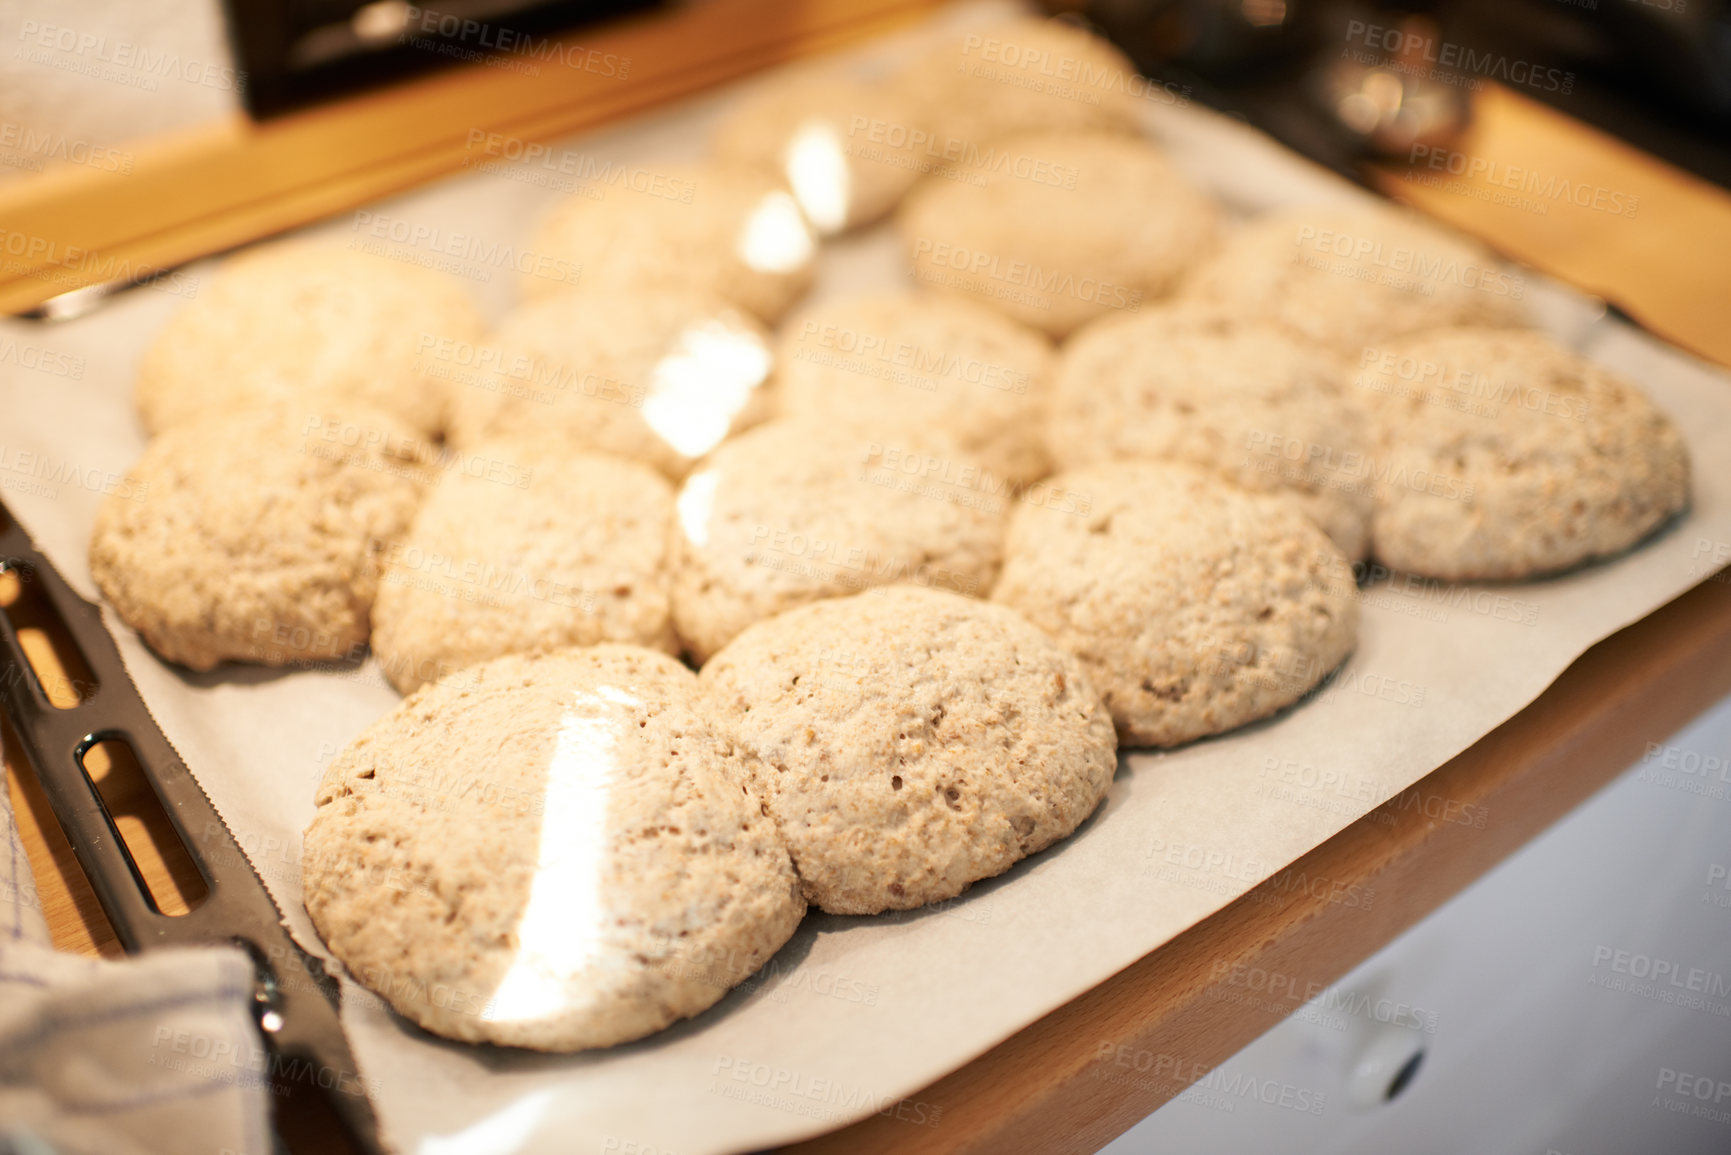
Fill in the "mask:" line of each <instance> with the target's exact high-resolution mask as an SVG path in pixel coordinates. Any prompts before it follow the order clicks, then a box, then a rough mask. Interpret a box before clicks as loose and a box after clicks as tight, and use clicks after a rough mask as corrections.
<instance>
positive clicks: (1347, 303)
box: [1183, 206, 1525, 364]
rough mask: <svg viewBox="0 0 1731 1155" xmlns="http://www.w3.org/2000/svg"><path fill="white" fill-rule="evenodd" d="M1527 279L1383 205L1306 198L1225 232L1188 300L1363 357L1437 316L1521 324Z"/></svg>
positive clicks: (1188, 286) (1189, 285) (1441, 321)
mask: <svg viewBox="0 0 1731 1155" xmlns="http://www.w3.org/2000/svg"><path fill="white" fill-rule="evenodd" d="M1524 293H1525V286H1524V284H1523V283H1522V281H1521V278H1520V275H1519V274H1518V273H1515V272H1511V271H1509V270H1506V269H1504V268H1503V267H1502V266H1501V264H1499V263H1498V261H1497V259H1496V258H1495V257H1494V256H1492V255H1491V254H1490V253H1489V252H1488V251H1487V250H1485V249H1483V248H1481V247H1479V246H1478V245H1476V244H1474V243H1472V242H1471V241H1468V240H1465V239H1464V238H1462V237H1459V236H1456V235H1455V234H1453V233H1449V232H1446V231H1444V230H1443V229H1441V228H1438V227H1437V226H1435V225H1432V224H1429V223H1426V222H1424V221H1421V220H1418V219H1416V218H1412V217H1407V216H1402V215H1401V214H1400V213H1399V212H1397V211H1395V210H1393V209H1389V208H1382V207H1375V208H1372V207H1357V208H1340V207H1322V206H1310V207H1305V208H1296V209H1281V210H1277V211H1275V212H1271V213H1267V214H1264V215H1263V216H1259V217H1256V218H1254V219H1252V220H1251V221H1249V222H1247V223H1245V224H1243V225H1241V226H1239V227H1238V228H1237V229H1235V230H1233V231H1232V232H1231V233H1229V234H1228V235H1227V237H1226V238H1225V240H1224V241H1223V243H1222V244H1221V245H1220V247H1219V248H1218V250H1217V251H1216V252H1215V253H1214V254H1213V256H1211V257H1210V258H1209V259H1208V260H1207V261H1205V262H1204V263H1203V264H1202V265H1201V266H1200V267H1199V268H1197V269H1196V270H1195V272H1194V273H1193V274H1192V276H1191V277H1190V279H1189V280H1188V281H1186V283H1185V285H1184V287H1183V295H1184V297H1185V299H1186V300H1190V301H1196V302H1199V303H1202V304H1204V305H1208V306H1212V307H1215V308H1219V309H1224V310H1228V311H1231V312H1233V313H1234V314H1236V315H1238V316H1240V317H1247V318H1255V319H1258V320H1261V321H1264V322H1266V323H1268V324H1271V325H1275V326H1277V327H1279V328H1282V329H1285V330H1286V331H1287V332H1288V333H1289V334H1291V335H1292V336H1295V337H1298V338H1300V339H1302V340H1305V341H1308V342H1311V343H1312V344H1316V345H1320V346H1322V347H1323V348H1325V349H1330V350H1332V351H1333V352H1335V353H1336V354H1338V355H1340V356H1341V357H1344V358H1347V359H1348V360H1349V361H1351V362H1352V363H1353V364H1357V363H1358V361H1359V359H1360V357H1361V356H1364V355H1365V354H1366V349H1367V348H1368V347H1371V346H1374V345H1377V344H1378V343H1379V342H1382V341H1385V340H1387V339H1389V338H1392V337H1397V336H1400V335H1401V334H1404V333H1412V332H1415V331H1417V330H1420V329H1429V328H1434V327H1437V326H1442V325H1468V324H1479V325H1518V324H1521V323H1522V318H1523V307H1522V305H1521V303H1520V302H1521V298H1522V296H1523V295H1524Z"/></svg>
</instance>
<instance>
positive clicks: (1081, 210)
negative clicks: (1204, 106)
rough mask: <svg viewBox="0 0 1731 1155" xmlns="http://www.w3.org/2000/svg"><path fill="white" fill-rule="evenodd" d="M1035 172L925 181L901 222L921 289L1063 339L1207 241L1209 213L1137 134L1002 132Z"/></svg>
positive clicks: (1173, 271) (1182, 263) (1007, 145)
mask: <svg viewBox="0 0 1731 1155" xmlns="http://www.w3.org/2000/svg"><path fill="white" fill-rule="evenodd" d="M1002 148H1003V150H1004V151H1006V152H1009V153H1013V154H1016V155H1026V156H1028V157H1030V158H1033V159H1035V160H1037V161H1038V162H1040V164H1041V165H1042V166H1044V167H1042V168H1041V169H1039V170H1037V172H1039V173H1044V174H1045V175H1044V177H1043V178H1040V179H1036V178H1035V177H1032V176H1028V175H1018V172H1017V171H1016V169H1014V168H1001V169H995V170H994V171H992V172H991V173H989V174H988V175H986V176H985V178H984V179H983V181H981V182H980V183H969V182H958V181H927V182H926V183H924V184H922V185H920V186H919V187H918V188H916V189H914V191H913V192H912V193H911V194H909V196H908V199H907V201H906V202H905V203H904V204H903V206H902V211H901V213H900V221H899V224H900V229H901V234H902V241H903V244H904V245H905V246H906V248H907V250H908V253H909V257H910V260H911V261H912V264H913V272H914V279H915V280H916V281H917V282H919V283H920V284H921V285H922V286H923V287H926V288H930V289H933V290H936V291H940V292H944V293H950V294H958V295H962V296H969V297H972V298H974V299H976V300H978V301H979V302H980V303H982V304H985V305H989V306H991V307H992V308H994V309H997V310H999V311H1000V312H1002V313H1004V314H1005V315H1006V316H1008V317H1012V318H1014V319H1015V320H1017V321H1020V322H1022V323H1023V324H1025V325H1031V326H1033V327H1034V328H1036V329H1040V330H1042V331H1044V332H1045V333H1047V334H1049V335H1051V336H1053V337H1063V336H1066V335H1067V334H1069V333H1070V332H1071V331H1072V330H1074V329H1076V328H1077V327H1078V326H1080V325H1082V324H1084V323H1085V322H1087V321H1090V320H1092V319H1094V318H1095V317H1099V316H1104V315H1106V314H1108V313H1111V312H1114V311H1122V310H1133V309H1136V308H1139V307H1141V306H1142V305H1144V304H1145V303H1146V302H1148V301H1151V300H1153V299H1155V298H1158V297H1161V296H1164V295H1165V294H1166V293H1167V292H1168V291H1169V290H1170V289H1171V288H1172V286H1173V284H1174V283H1175V282H1176V280H1177V278H1178V276H1179V274H1180V273H1181V272H1183V270H1184V269H1185V268H1186V267H1188V266H1189V265H1191V264H1193V263H1195V262H1196V261H1197V260H1198V259H1199V258H1200V257H1201V256H1202V255H1203V254H1204V253H1205V252H1206V251H1207V250H1208V249H1209V248H1210V247H1211V246H1212V245H1213V243H1214V235H1215V232H1216V228H1217V222H1218V216H1219V213H1218V210H1217V209H1216V208H1215V205H1214V202H1213V201H1212V200H1211V199H1209V197H1208V195H1207V194H1206V193H1203V192H1201V191H1200V190H1198V189H1196V188H1194V187H1193V186H1191V185H1190V184H1189V183H1188V182H1187V181H1186V180H1185V179H1184V178H1183V177H1182V176H1180V175H1179V173H1178V171H1177V170H1176V169H1175V168H1173V167H1172V165H1171V164H1170V163H1168V162H1167V160H1166V158H1165V157H1164V156H1163V155H1161V153H1160V151H1159V149H1157V148H1155V147H1154V146H1153V145H1152V144H1150V143H1148V142H1147V141H1145V140H1141V139H1138V138H1134V137H1129V136H1122V135H1118V134H1110V133H1100V132H1070V133H1046V134H1033V135H1024V136H1015V137H1009V138H1006V139H1005V140H1004V142H1003V145H1002Z"/></svg>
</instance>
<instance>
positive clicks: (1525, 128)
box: [1369, 84, 1731, 365]
mask: <svg viewBox="0 0 1731 1155" xmlns="http://www.w3.org/2000/svg"><path fill="white" fill-rule="evenodd" d="M1457 169H1458V170H1460V171H1459V172H1458V173H1457V172H1456V171H1455V170H1457ZM1369 173H1370V176H1371V180H1372V183H1373V184H1375V185H1376V186H1378V187H1379V188H1381V190H1382V191H1383V192H1385V193H1387V194H1388V195H1389V196H1391V197H1394V198H1396V199H1397V200H1403V201H1406V202H1407V203H1409V204H1411V205H1412V206H1413V207H1415V208H1417V209H1420V210H1421V211H1423V212H1425V213H1426V214H1428V215H1430V216H1434V217H1436V218H1437V219H1439V220H1443V221H1447V222H1448V223H1449V224H1452V225H1454V226H1455V227H1456V228H1458V229H1460V230H1462V231H1463V232H1468V233H1472V234H1473V235H1475V236H1477V237H1479V238H1480V239H1481V240H1483V241H1485V242H1486V243H1488V244H1489V245H1490V246H1491V247H1492V248H1494V249H1496V250H1497V251H1498V252H1500V253H1503V254H1504V255H1505V256H1509V257H1513V258H1514V259H1515V260H1518V261H1521V262H1523V263H1525V264H1527V265H1530V266H1532V267H1533V268H1535V269H1542V270H1543V271H1545V272H1547V273H1549V274H1551V275H1552V276H1554V277H1556V278H1557V279H1558V280H1562V281H1566V282H1568V283H1569V284H1571V285H1574V286H1575V287H1576V288H1578V289H1583V290H1585V291H1586V292H1589V293H1592V294H1594V295H1595V296H1598V297H1602V298H1604V299H1605V300H1607V301H1610V302H1611V303H1612V304H1614V305H1616V306H1617V307H1618V308H1620V309H1622V310H1623V311H1624V312H1625V313H1627V314H1628V315H1629V316H1631V317H1633V318H1634V319H1635V320H1636V321H1637V322H1638V323H1639V324H1641V325H1642V326H1643V327H1644V328H1647V329H1650V330H1652V331H1653V332H1655V333H1657V334H1658V335H1659V336H1661V337H1663V338H1665V339H1666V340H1667V341H1670V342H1672V343H1673V344H1676V345H1681V346H1682V347H1683V348H1685V349H1688V350H1689V351H1690V352H1693V353H1696V354H1698V355H1700V356H1702V357H1706V358H1708V359H1710V360H1713V361H1717V362H1718V363H1719V364H1721V365H1731V193H1727V192H1726V191H1725V190H1724V189H1722V188H1720V187H1719V186H1718V185H1715V184H1711V183H1709V182H1707V181H1704V180H1702V179H1700V178H1699V177H1695V176H1692V175H1690V174H1689V173H1687V172H1684V171H1683V170H1682V169H1680V168H1677V167H1676V166H1675V165H1672V164H1668V163H1666V162H1665V161H1662V160H1660V159H1658V158H1657V157H1655V156H1651V155H1649V154H1648V153H1644V152H1642V151H1641V150H1640V149H1638V148H1636V147H1635V146H1634V145H1631V144H1628V143H1625V142H1624V141H1621V140H1618V139H1617V138H1616V137H1613V136H1610V135H1608V134H1606V133H1603V132H1600V131H1599V130H1598V129H1596V128H1593V127H1591V126H1590V125H1586V124H1582V123H1581V122H1580V121H1577V120H1574V119H1571V118H1570V117H1568V116H1565V115H1564V114H1562V113H1560V112H1558V111H1556V110H1555V109H1553V108H1550V107H1547V106H1546V105H1543V104H1540V103H1539V102H1538V101H1535V100H1531V99H1528V98H1527V97H1524V96H1521V95H1520V94H1519V93H1516V92H1512V91H1510V90H1509V89H1506V88H1503V87H1502V86H1501V85H1496V84H1490V85H1486V86H1485V87H1484V88H1483V89H1481V90H1480V91H1479V92H1478V93H1476V94H1475V96H1474V99H1473V118H1472V122H1471V124H1469V125H1468V127H1467V130H1466V133H1465V135H1464V136H1463V137H1462V138H1461V140H1459V141H1458V142H1456V143H1455V144H1454V145H1452V146H1451V147H1449V148H1447V149H1439V150H1434V151H1432V152H1430V153H1427V154H1424V155H1421V156H1419V158H1418V163H1417V164H1408V165H1379V166H1373V167H1371V168H1370V169H1369Z"/></svg>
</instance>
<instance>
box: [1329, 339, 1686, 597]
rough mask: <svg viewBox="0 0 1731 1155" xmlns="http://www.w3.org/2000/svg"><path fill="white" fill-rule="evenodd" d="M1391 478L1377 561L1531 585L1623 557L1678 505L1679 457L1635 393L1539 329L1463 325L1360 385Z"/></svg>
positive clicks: (1403, 349) (1380, 506)
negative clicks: (1589, 563)
mask: <svg viewBox="0 0 1731 1155" xmlns="http://www.w3.org/2000/svg"><path fill="white" fill-rule="evenodd" d="M1358 382H1359V384H1360V386H1361V392H1362V393H1363V394H1364V396H1365V397H1366V398H1367V399H1368V400H1369V401H1371V402H1372V403H1373V404H1374V405H1375V407H1376V413H1377V416H1378V419H1379V421H1378V423H1379V426H1380V434H1381V438H1382V455H1383V457H1384V459H1385V460H1386V461H1387V463H1388V466H1389V475H1390V482H1389V483H1388V484H1385V485H1384V486H1382V487H1381V489H1380V491H1379V495H1378V496H1379V500H1378V503H1377V509H1376V520H1375V527H1374V531H1373V532H1374V537H1375V551H1376V555H1377V557H1378V558H1379V559H1381V560H1382V561H1383V562H1385V563H1387V564H1388V565H1389V566H1391V567H1393V568H1395V569H1400V570H1406V571H1408V572H1411V573H1417V574H1423V575H1426V576H1429V577H1436V578H1445V579H1451V580H1457V581H1465V580H1473V579H1502V578H1522V577H1531V576H1534V575H1538V574H1544V573H1550V572H1554V571H1556V570H1561V569H1566V568H1568V567H1570V566H1573V565H1576V564H1579V563H1580V562H1583V561H1588V560H1591V559H1593V558H1598V557H1604V556H1606V555H1608V554H1613V553H1617V552H1618V551H1620V550H1623V549H1627V548H1628V547H1629V546H1632V545H1634V544H1635V543H1636V542H1638V541H1640V540H1641V539H1642V538H1644V537H1645V536H1647V534H1648V533H1650V532H1651V531H1652V530H1653V529H1655V528H1656V527H1658V526H1659V525H1660V524H1661V523H1663V522H1665V521H1666V520H1668V519H1669V518H1670V517H1671V516H1672V515H1673V514H1675V513H1677V512H1679V511H1680V510H1682V509H1683V508H1684V507H1685V506H1686V505H1688V503H1689V457H1688V451H1687V449H1686V448H1685V446H1684V444H1683V438H1682V436H1681V435H1680V434H1679V433H1678V431H1677V427H1676V426H1675V425H1673V424H1672V423H1671V420H1670V419H1669V418H1668V417H1666V416H1665V414H1664V413H1663V412H1661V411H1660V410H1659V409H1658V408H1657V407H1656V406H1655V405H1654V404H1653V403H1652V401H1650V400H1649V399H1648V398H1647V396H1646V394H1644V393H1642V392H1641V390H1640V389H1638V388H1637V387H1635V386H1634V385H1631V384H1630V383H1629V382H1627V381H1625V380H1623V379H1622V378H1620V377H1618V376H1616V375H1615V374H1612V373H1608V372H1606V371H1605V370H1603V369H1601V368H1599V367H1598V366H1596V365H1594V364H1592V363H1591V362H1589V361H1586V360H1584V359H1583V358H1581V357H1578V356H1576V355H1575V354H1573V353H1570V352H1569V351H1568V350H1566V349H1561V348H1558V347H1557V346H1556V345H1554V344H1552V343H1551V341H1550V340H1549V339H1548V338H1546V337H1544V336H1543V335H1542V334H1539V333H1534V332H1528V331H1524V330H1516V329H1483V328H1460V329H1447V330H1439V331H1435V332H1431V333H1426V334H1421V335H1419V336H1416V337H1413V338H1411V339H1410V340H1408V341H1404V342H1401V343H1398V344H1396V345H1394V346H1392V347H1391V348H1390V350H1389V352H1388V354H1387V357H1386V358H1385V359H1379V360H1377V361H1375V362H1372V363H1370V364H1369V365H1367V366H1366V367H1365V368H1364V370H1363V371H1362V372H1361V374H1360V375H1359V377H1358Z"/></svg>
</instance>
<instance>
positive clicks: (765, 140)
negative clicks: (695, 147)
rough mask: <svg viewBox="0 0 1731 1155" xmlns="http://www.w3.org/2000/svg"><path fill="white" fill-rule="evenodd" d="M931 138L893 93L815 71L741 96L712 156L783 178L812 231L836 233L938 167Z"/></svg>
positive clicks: (914, 111) (876, 212)
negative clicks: (931, 149) (928, 169)
mask: <svg viewBox="0 0 1731 1155" xmlns="http://www.w3.org/2000/svg"><path fill="white" fill-rule="evenodd" d="M930 140H931V131H930V130H929V129H927V128H926V127H924V125H923V124H922V123H920V118H919V111H918V108H917V107H916V106H915V105H914V104H913V103H912V102H911V101H909V100H907V99H906V98H905V97H903V96H901V95H900V94H898V93H896V92H895V91H893V90H890V89H887V88H885V87H883V86H881V85H873V84H868V83H866V82H865V81H861V80H854V79H850V78H848V77H843V76H834V75H827V74H817V75H811V74H808V75H795V76H784V77H778V78H775V79H772V80H770V81H768V82H766V83H765V84H763V85H762V86H761V87H760V88H758V89H757V90H756V91H754V92H753V93H752V94H751V95H749V96H748V97H746V98H745V99H744V100H742V101H741V102H740V103H739V104H738V105H737V106H735V108H734V109H733V111H732V112H731V113H730V114H729V115H728V116H727V118H726V119H725V120H723V121H722V123H721V126H720V127H719V128H718V129H717V130H716V134H715V152H716V155H718V156H719V157H721V158H722V159H723V160H728V161H734V162H737V163H740V164H746V165H755V166H757V167H760V168H764V169H767V170H768V171H770V172H773V173H776V174H778V175H779V176H780V178H781V179H782V180H784V181H786V182H787V187H788V188H789V189H790V190H791V191H792V192H793V196H794V199H795V200H797V201H798V202H799V206H800V208H801V209H803V210H804V211H805V216H806V219H807V220H809V221H810V222H811V223H812V225H813V227H815V228H816V229H817V231H818V232H819V233H821V234H823V235H824V236H833V235H834V234H836V233H841V232H845V231H847V230H848V229H851V228H856V227H858V226H860V225H865V224H870V223H871V222H872V221H875V220H877V219H878V218H879V217H882V216H883V215H884V214H886V213H888V212H889V211H890V210H891V209H893V208H895V207H896V205H897V204H899V203H900V202H901V199H902V196H903V195H904V194H905V193H906V192H907V191H908V189H910V188H912V187H913V183H914V182H915V181H916V180H918V179H919V177H920V173H921V172H922V171H924V170H925V169H926V168H929V167H930V166H931V164H932V162H933V157H931V156H929V155H926V154H927V152H928V151H929V150H927V149H926V148H925V147H924V145H925V144H928V143H929V142H930ZM938 159H941V158H938Z"/></svg>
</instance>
